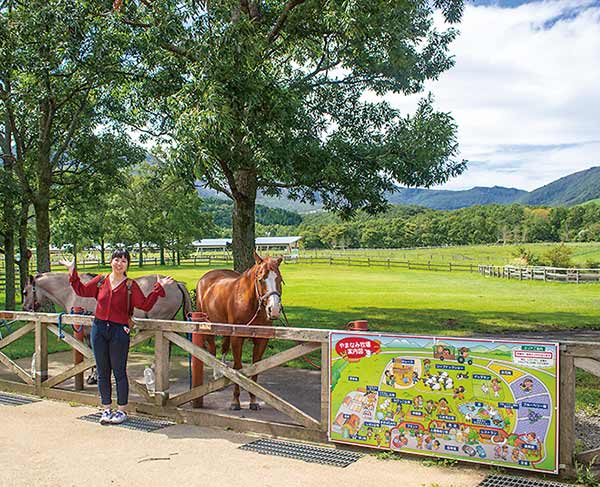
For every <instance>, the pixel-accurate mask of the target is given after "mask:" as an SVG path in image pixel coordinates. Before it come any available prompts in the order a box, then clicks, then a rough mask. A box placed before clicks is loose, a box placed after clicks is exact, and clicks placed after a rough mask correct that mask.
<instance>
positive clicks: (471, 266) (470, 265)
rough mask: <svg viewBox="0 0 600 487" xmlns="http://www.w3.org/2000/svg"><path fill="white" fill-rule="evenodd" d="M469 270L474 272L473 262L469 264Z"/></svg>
mask: <svg viewBox="0 0 600 487" xmlns="http://www.w3.org/2000/svg"><path fill="white" fill-rule="evenodd" d="M469 272H473V264H469Z"/></svg>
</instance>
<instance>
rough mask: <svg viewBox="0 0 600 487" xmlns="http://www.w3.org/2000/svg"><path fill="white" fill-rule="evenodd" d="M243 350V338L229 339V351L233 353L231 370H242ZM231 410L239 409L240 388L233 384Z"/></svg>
mask: <svg viewBox="0 0 600 487" xmlns="http://www.w3.org/2000/svg"><path fill="white" fill-rule="evenodd" d="M243 348H244V337H232V338H231V351H232V352H233V368H234V369H235V370H240V369H241V368H242V350H243ZM231 409H233V410H234V411H238V410H239V409H241V406H240V386H239V385H238V384H234V386H233V402H232V403H231Z"/></svg>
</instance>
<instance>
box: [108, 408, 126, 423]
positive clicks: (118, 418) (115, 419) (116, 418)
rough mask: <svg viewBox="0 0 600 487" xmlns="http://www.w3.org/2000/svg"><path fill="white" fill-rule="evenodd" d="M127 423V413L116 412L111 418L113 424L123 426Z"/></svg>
mask: <svg viewBox="0 0 600 487" xmlns="http://www.w3.org/2000/svg"><path fill="white" fill-rule="evenodd" d="M125 421H127V413H126V412H125V411H115V413H114V414H113V415H112V416H111V418H110V422H111V424H121V423H124V422H125Z"/></svg>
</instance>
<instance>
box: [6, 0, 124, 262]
mask: <svg viewBox="0 0 600 487" xmlns="http://www.w3.org/2000/svg"><path fill="white" fill-rule="evenodd" d="M105 13H106V5H103V2H92V1H88V0H68V1H63V0H31V1H29V2H20V1H17V0H6V1H4V2H1V3H0V57H1V59H0V107H1V110H2V113H4V114H5V115H6V119H7V120H8V126H9V129H10V133H11V134H12V155H13V156H14V169H15V171H16V173H17V175H18V178H19V182H20V185H21V189H22V191H23V193H24V194H25V196H26V198H27V199H28V200H29V201H30V202H31V204H32V205H33V208H34V211H35V223H36V237H37V243H36V248H37V270H38V271H39V272H45V271H49V270H50V252H49V244H50V211H51V207H52V204H53V202H59V203H60V202H62V200H63V197H64V196H65V194H69V193H72V192H74V191H78V192H83V191H84V190H85V189H86V188H89V187H92V186H93V184H94V181H95V179H96V175H99V174H114V169H115V165H124V164H126V163H128V162H130V160H129V159H130V156H131V150H130V144H129V140H128V137H127V136H126V135H125V134H124V133H123V132H122V131H120V130H119V129H118V127H116V126H115V125H113V124H111V123H110V121H109V119H108V118H107V112H106V110H105V108H107V103H108V102H109V100H108V99H107V98H106V93H107V90H109V89H111V88H113V87H114V86H113V84H114V83H115V82H116V80H118V79H123V78H124V77H125V74H126V73H125V71H126V68H124V66H123V64H124V53H123V51H122V50H121V49H119V46H118V44H117V43H116V42H114V39H113V37H112V33H113V31H112V30H111V28H110V23H108V22H107V21H106V16H105V15H104V14H105ZM111 103H112V102H111ZM110 109H115V107H114V106H111V107H110Z"/></svg>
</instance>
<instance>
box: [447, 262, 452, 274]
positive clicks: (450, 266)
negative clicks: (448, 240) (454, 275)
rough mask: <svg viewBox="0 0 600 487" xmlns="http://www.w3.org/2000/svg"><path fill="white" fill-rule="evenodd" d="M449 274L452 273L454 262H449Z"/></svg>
mask: <svg viewBox="0 0 600 487" xmlns="http://www.w3.org/2000/svg"><path fill="white" fill-rule="evenodd" d="M448 272H452V262H448Z"/></svg>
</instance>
